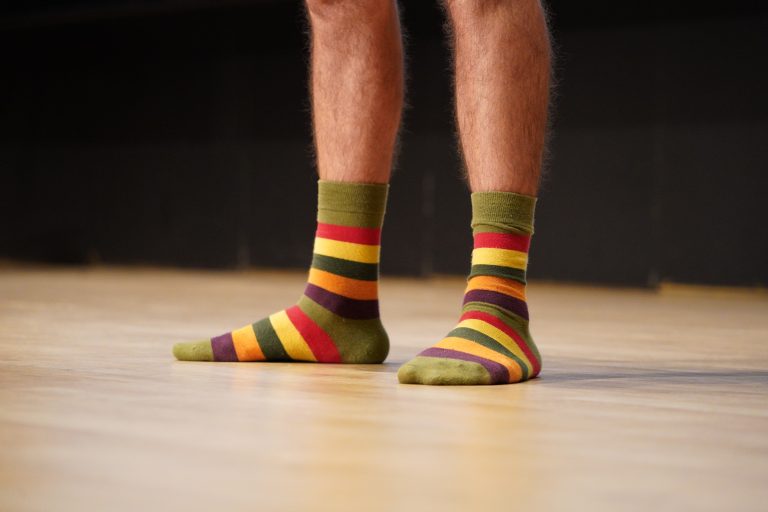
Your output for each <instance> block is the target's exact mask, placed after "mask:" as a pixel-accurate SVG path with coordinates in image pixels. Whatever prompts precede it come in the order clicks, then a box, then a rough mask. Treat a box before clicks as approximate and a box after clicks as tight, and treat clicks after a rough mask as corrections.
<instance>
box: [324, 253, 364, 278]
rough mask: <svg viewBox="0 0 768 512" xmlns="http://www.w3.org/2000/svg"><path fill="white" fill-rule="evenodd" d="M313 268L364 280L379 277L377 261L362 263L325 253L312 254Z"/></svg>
mask: <svg viewBox="0 0 768 512" xmlns="http://www.w3.org/2000/svg"><path fill="white" fill-rule="evenodd" d="M312 268H316V269H319V270H325V271H326V272H332V273H334V274H337V275H340V276H343V277H348V278H350V279H360V280H362V281H376V280H377V279H378V278H379V265H378V264H377V263H360V262H357V261H350V260H345V259H342V258H334V257H333V256H325V255H323V254H313V255H312Z"/></svg>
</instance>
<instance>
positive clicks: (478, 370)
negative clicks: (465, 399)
mask: <svg viewBox="0 0 768 512" xmlns="http://www.w3.org/2000/svg"><path fill="white" fill-rule="evenodd" d="M397 379H398V380H399V381H400V383H401V384H427V385H431V386H473V385H480V384H490V383H491V375H490V374H489V373H488V371H487V370H486V369H485V368H484V367H483V366H482V365H481V364H478V363H473V362H470V361H459V360H456V359H446V358H437V357H416V358H414V359H412V360H410V361H408V362H407V363H405V364H404V365H403V366H401V367H400V369H399V370H398V372H397Z"/></svg>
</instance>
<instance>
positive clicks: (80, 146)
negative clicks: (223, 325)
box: [0, 0, 768, 286]
mask: <svg viewBox="0 0 768 512" xmlns="http://www.w3.org/2000/svg"><path fill="white" fill-rule="evenodd" d="M702 4H703V3H687V2H686V3H681V2H678V3H675V2H669V1H658V0H654V1H643V2H639V1H625V2H615V1H613V2H608V1H593V2H573V1H568V0H557V1H551V2H550V3H549V6H550V11H551V14H552V28H553V34H554V38H555V41H556V43H557V53H558V59H557V60H558V62H557V81H558V88H557V97H556V101H555V104H556V111H555V112H556V113H555V116H554V118H553V123H552V125H553V132H552V141H551V145H550V146H551V150H550V153H551V157H550V162H549V166H548V172H547V175H546V177H545V181H544V184H543V188H542V191H541V199H540V202H539V211H538V217H537V236H536V238H535V243H534V247H533V251H532V265H531V272H530V273H531V276H532V277H534V278H540V279H542V278H543V279H555V280H567V281H584V282H596V283H611V284H632V285H643V286H653V285H656V284H658V283H659V282H660V281H678V282H692V283H712V284H733V285H766V284H768V265H767V264H766V263H767V262H768V235H767V233H766V226H765V225H766V220H768V208H767V207H766V195H767V193H768V192H767V191H768V173H766V171H767V170H768V165H767V164H766V162H767V161H768V160H766V157H767V156H768V154H767V153H768V152H767V151H766V149H765V148H766V145H768V69H767V66H766V64H767V59H766V56H768V36H767V35H766V34H768V9H766V7H764V6H763V5H764V2H755V1H752V2H730V3H726V4H723V3H720V5H717V7H716V8H714V7H713V8H708V7H706V6H705V5H702ZM401 5H402V16H403V23H404V26H405V30H406V32H407V33H408V44H407V47H408V50H409V55H410V57H409V65H408V67H409V80H408V81H409V84H410V92H409V103H410V108H409V109H408V110H407V112H406V115H405V124H404V128H403V132H402V151H401V155H400V159H399V165H398V170H397V171H396V173H395V176H394V179H393V182H392V189H391V196H390V203H389V215H388V217H387V221H386V225H385V234H384V237H385V246H384V251H383V263H382V271H383V272H384V273H388V274H409V275H429V274H433V273H456V274H463V273H465V272H466V271H467V269H468V265H469V255H470V251H469V247H470V242H471V236H470V231H469V227H468V223H469V197H468V194H467V192H466V189H465V186H464V184H463V183H462V181H461V178H460V174H459V165H458V159H457V157H456V154H455V150H454V147H455V144H454V141H453V125H452V117H451V116H452V114H451V95H450V91H451V89H450V85H449V78H450V72H449V55H448V52H447V50H446V49H445V47H444V45H443V44H442V32H441V31H442V23H443V20H442V17H441V13H440V10H439V9H438V8H437V7H436V4H435V3H434V2H430V1H425V0H407V1H404V2H401ZM305 30H306V25H305V22H304V16H303V7H302V4H301V3H300V2H298V1H250V2H247V1H240V2H231V1H230V2H221V1H218V2H214V1H212V0H204V1H196V2H190V1H165V2H141V1H137V0H131V1H118V0H111V1H106V0H99V1H96V0H91V1H81V2H74V1H58V2H34V1H24V2H18V3H4V4H2V7H0V56H1V57H2V74H1V75H0V97H1V98H2V102H1V103H0V257H2V258H6V259H17V260H30V261H44V262H55V263H94V262H105V263H121V264H126V263H127V264H133V263H137V264H159V265H169V266H171V265H172V266H183V267H221V268H234V267H246V266H264V267H306V266H307V264H308V262H309V259H310V257H311V255H310V252H311V243H312V237H313V229H314V215H315V193H316V185H315V177H314V170H313V167H312V160H311V150H310V139H311V137H310V129H309V127H310V122H309V115H308V101H307V98H306V89H307V87H306V83H307V74H306V58H307V57H306V42H305V34H304V32H305Z"/></svg>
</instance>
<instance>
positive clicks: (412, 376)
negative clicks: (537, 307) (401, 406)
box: [397, 192, 541, 385]
mask: <svg viewBox="0 0 768 512" xmlns="http://www.w3.org/2000/svg"><path fill="white" fill-rule="evenodd" d="M535 203H536V200H535V198H532V197H528V196H523V195H519V194H514V193H511V192H479V193H474V194H472V230H473V234H474V237H475V244H474V250H473V251H472V270H471V273H470V274H469V280H468V283H467V288H466V291H465V294H464V306H463V309H462V315H461V318H460V319H459V324H458V325H457V326H456V327H455V328H454V329H453V330H452V331H451V332H449V333H448V335H447V336H446V337H445V338H443V339H442V340H441V341H440V342H439V343H437V344H436V345H434V346H433V347H430V348H428V349H426V350H424V351H423V352H421V353H420V354H419V355H418V356H417V357H415V358H414V359H412V360H411V361H409V362H407V363H406V364H404V365H403V366H402V367H401V368H400V370H399V371H398V374H397V376H398V379H399V380H400V382H401V383H403V384H468V385H474V384H508V383H513V382H522V381H525V380H528V379H532V378H533V377H535V376H536V375H538V373H539V371H540V370H541V356H540V355H539V351H538V349H537V348H536V345H535V344H534V343H533V339H532V338H531V335H530V333H529V331H528V307H527V305H526V302H525V270H526V267H527V265H528V247H529V245H530V239H531V234H532V233H533V211H534V206H535Z"/></svg>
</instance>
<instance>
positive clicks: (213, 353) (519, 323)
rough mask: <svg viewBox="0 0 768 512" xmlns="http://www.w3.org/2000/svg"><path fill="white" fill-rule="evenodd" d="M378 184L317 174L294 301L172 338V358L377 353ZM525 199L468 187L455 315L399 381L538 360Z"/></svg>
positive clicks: (382, 193) (515, 371)
mask: <svg viewBox="0 0 768 512" xmlns="http://www.w3.org/2000/svg"><path fill="white" fill-rule="evenodd" d="M387 190H388V185H379V184H363V183H345V182H332V181H323V180H321V181H320V182H319V193H318V214H317V232H316V234H315V243H314V249H313V256H312V265H311V267H310V270H309V277H308V281H307V286H306V288H305V290H304V293H303V295H302V296H301V297H300V298H299V300H298V302H297V303H296V304H295V305H293V306H291V307H289V308H288V309H284V310H282V311H279V312H277V313H274V314H272V315H270V316H268V317H266V318H263V319H261V320H259V321H257V322H256V323H254V324H250V325H246V326H244V327H242V328H240V329H236V330H234V331H230V332H227V333H225V334H222V335H220V336H216V337H213V338H210V339H205V340H201V341H194V342H187V343H178V344H176V345H175V346H174V347H173V353H174V355H175V356H176V358H177V359H179V360H182V361H227V362H238V361H241V362H246V361H305V362H317V363H353V364H364V363H381V362H383V361H384V359H386V357H387V354H388V352H389V338H388V337H387V333H386V331H385V330H384V327H383V325H382V323H381V319H380V317H379V302H378V278H379V255H380V240H381V226H382V223H383V220H384V211H385V206H386V201H387ZM535 201H536V200H535V199H534V198H532V197H529V196H524V195H520V194H515V193H512V192H476V193H473V194H472V229H473V235H474V250H473V252H472V268H471V271H470V275H469V279H468V282H467V288H466V291H465V294H464V302H463V308H462V314H461V317H460V319H459V323H458V325H457V326H456V327H455V328H454V329H453V330H452V331H450V332H449V333H448V335H447V336H446V337H445V338H443V339H442V340H440V341H439V342H438V343H437V344H435V345H434V346H432V347H430V348H428V349H426V350H424V351H422V352H421V353H420V354H419V355H418V356H417V357H415V358H414V359H412V360H411V361H408V362H407V363H405V364H404V365H403V366H402V367H401V368H400V370H399V371H398V379H399V380H400V382H401V383H406V384H446V385H451V384H454V385H458V384H464V385H477V384H507V383H514V382H522V381H525V380H528V379H531V378H533V377H535V376H536V375H537V374H538V373H539V371H540V370H541V357H540V355H539V352H538V350H537V348H536V345H535V344H534V342H533V339H532V338H531V335H530V332H529V329H528V308H527V305H526V299H525V282H526V281H525V273H526V268H527V264H528V248H529V245H530V237H531V234H532V232H533V212H534V206H535Z"/></svg>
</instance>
